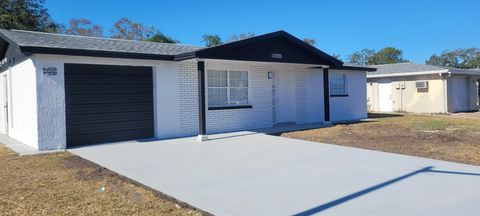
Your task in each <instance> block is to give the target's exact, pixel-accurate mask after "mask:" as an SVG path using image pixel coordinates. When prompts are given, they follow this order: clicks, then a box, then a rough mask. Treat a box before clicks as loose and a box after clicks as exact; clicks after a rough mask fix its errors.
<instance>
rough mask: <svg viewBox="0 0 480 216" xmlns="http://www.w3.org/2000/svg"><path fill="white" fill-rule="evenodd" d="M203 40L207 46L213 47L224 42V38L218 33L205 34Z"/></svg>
mask: <svg viewBox="0 0 480 216" xmlns="http://www.w3.org/2000/svg"><path fill="white" fill-rule="evenodd" d="M202 42H204V43H205V46H206V47H213V46H218V45H220V44H223V42H222V39H221V38H220V36H219V35H218V34H216V35H210V34H204V35H203V40H202Z"/></svg>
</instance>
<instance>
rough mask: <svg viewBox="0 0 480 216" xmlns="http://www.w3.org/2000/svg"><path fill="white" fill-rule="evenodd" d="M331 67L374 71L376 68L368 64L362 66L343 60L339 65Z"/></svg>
mask: <svg viewBox="0 0 480 216" xmlns="http://www.w3.org/2000/svg"><path fill="white" fill-rule="evenodd" d="M330 68H332V69H344V70H361V71H376V70H377V68H374V67H369V66H362V65H357V64H353V63H348V62H345V63H343V65H341V66H332V67H330Z"/></svg>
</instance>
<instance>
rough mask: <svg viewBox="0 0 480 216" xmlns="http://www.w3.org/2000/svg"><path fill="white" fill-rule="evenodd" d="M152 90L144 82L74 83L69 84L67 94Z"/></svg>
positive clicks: (143, 91)
mask: <svg viewBox="0 0 480 216" xmlns="http://www.w3.org/2000/svg"><path fill="white" fill-rule="evenodd" d="M150 91H152V86H151V85H144V84H138V85H135V84H128V85H127V84H125V85H86V84H85V85H81V84H75V85H70V86H69V92H68V93H67V94H128V93H130V94H135V93H142V94H143V93H148V92H150Z"/></svg>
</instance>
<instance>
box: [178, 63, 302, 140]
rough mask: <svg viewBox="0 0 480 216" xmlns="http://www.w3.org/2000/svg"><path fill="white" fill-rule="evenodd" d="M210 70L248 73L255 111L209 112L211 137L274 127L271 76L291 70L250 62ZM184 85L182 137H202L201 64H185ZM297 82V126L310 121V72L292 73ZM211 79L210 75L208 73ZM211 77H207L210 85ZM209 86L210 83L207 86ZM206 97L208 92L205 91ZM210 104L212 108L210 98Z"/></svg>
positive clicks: (214, 66)
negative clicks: (197, 135)
mask: <svg viewBox="0 0 480 216" xmlns="http://www.w3.org/2000/svg"><path fill="white" fill-rule="evenodd" d="M205 68H206V70H242V71H248V78H249V92H248V93H249V103H250V105H252V108H251V109H231V110H208V109H207V111H206V125H207V133H220V132H228V131H239V130H249V129H258V128H267V127H272V126H273V113H272V112H273V108H272V80H271V79H268V76H267V75H268V72H269V71H275V70H279V69H281V70H288V69H287V68H282V66H281V65H280V66H279V65H273V64H260V63H247V62H233V61H232V62H228V61H221V62H214V61H206V62H205ZM179 73H180V74H179V78H180V81H179V85H180V91H181V93H180V120H181V123H180V125H181V126H180V131H181V135H182V136H189V135H196V134H197V133H198V92H197V63H196V61H184V62H181V63H180V65H179ZM291 74H292V79H294V80H295V86H296V87H295V91H296V93H295V96H296V97H295V98H296V99H295V101H294V103H295V110H296V111H295V112H296V114H295V116H296V122H297V123H305V121H306V113H307V111H306V92H307V91H306V80H307V72H306V70H305V71H292V73H291ZM206 76H208V73H206ZM207 81H208V77H206V82H207ZM205 84H206V85H208V83H205ZM205 90H206V95H208V88H207V87H205ZM206 104H208V97H207V101H206Z"/></svg>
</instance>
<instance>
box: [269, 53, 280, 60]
mask: <svg viewBox="0 0 480 216" xmlns="http://www.w3.org/2000/svg"><path fill="white" fill-rule="evenodd" d="M271 57H272V59H283V55H282V54H281V53H272V55H271Z"/></svg>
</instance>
